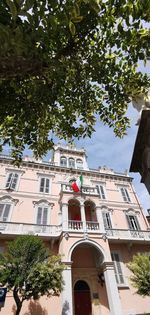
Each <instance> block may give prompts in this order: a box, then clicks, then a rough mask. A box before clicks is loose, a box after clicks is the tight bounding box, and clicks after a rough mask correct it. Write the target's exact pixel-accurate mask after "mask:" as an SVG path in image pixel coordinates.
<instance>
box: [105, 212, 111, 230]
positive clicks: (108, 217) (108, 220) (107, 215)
mask: <svg viewBox="0 0 150 315" xmlns="http://www.w3.org/2000/svg"><path fill="white" fill-rule="evenodd" d="M106 220H107V226H108V228H109V229H111V228H112V224H111V219H110V214H109V212H106Z"/></svg>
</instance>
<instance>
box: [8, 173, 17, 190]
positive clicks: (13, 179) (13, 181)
mask: <svg viewBox="0 0 150 315" xmlns="http://www.w3.org/2000/svg"><path fill="white" fill-rule="evenodd" d="M18 178H19V174H17V173H9V174H8V177H7V181H6V189H12V190H15V189H16V186H17V182H18Z"/></svg>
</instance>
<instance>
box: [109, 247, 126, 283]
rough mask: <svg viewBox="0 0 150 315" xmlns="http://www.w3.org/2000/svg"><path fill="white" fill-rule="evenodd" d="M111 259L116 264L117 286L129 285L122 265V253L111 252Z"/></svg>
mask: <svg viewBox="0 0 150 315" xmlns="http://www.w3.org/2000/svg"><path fill="white" fill-rule="evenodd" d="M116 258H117V259H116ZM111 259H112V262H113V263H114V272H115V278H116V282H117V285H118V286H124V285H127V284H126V282H125V276H124V272H123V264H122V260H121V255H120V253H119V252H118V251H111Z"/></svg>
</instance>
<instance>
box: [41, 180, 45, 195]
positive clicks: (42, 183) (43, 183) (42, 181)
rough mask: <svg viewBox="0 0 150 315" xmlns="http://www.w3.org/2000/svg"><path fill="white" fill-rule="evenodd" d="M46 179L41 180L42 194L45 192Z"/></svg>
mask: <svg viewBox="0 0 150 315" xmlns="http://www.w3.org/2000/svg"><path fill="white" fill-rule="evenodd" d="M44 185H45V178H41V182H40V192H44Z"/></svg>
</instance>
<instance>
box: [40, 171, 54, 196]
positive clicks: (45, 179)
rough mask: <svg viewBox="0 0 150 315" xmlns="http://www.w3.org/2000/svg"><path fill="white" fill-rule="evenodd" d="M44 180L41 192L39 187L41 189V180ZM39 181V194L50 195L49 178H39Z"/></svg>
mask: <svg viewBox="0 0 150 315" xmlns="http://www.w3.org/2000/svg"><path fill="white" fill-rule="evenodd" d="M43 179H44V185H43V191H41V187H42V185H41V182H42V180H43ZM47 180H48V181H49V187H48V191H46V188H47V187H46V182H47ZM39 181H40V183H39V192H40V193H41V194H50V193H51V178H50V177H48V176H44V175H43V176H42V175H41V176H40V178H39Z"/></svg>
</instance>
